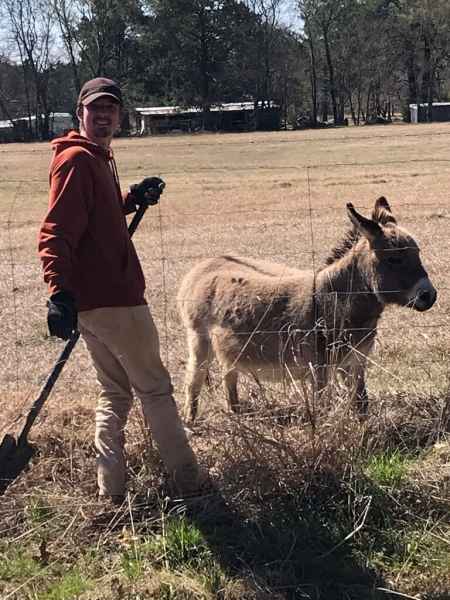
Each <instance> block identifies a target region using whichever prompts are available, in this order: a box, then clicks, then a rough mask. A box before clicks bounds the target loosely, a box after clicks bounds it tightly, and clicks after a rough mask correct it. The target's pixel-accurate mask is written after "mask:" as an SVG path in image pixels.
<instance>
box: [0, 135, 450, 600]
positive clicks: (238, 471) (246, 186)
mask: <svg viewBox="0 0 450 600" xmlns="http://www.w3.org/2000/svg"><path fill="white" fill-rule="evenodd" d="M449 135H450V129H449V127H448V126H447V125H445V124H442V125H424V126H417V127H413V126H401V125H397V126H387V127H383V128H373V129H372V128H370V129H369V128H361V129H356V128H349V129H339V130H333V131H326V132H324V131H317V132H280V133H270V134H268V133H267V134H266V133H261V134H239V135H199V136H173V137H169V136H168V137H160V138H155V139H151V138H142V139H136V140H117V141H116V142H115V146H114V147H115V154H116V159H117V162H118V165H119V171H120V173H121V175H122V185H123V187H125V186H126V185H129V184H130V183H133V182H135V181H137V180H139V179H141V178H143V177H144V176H146V175H156V174H159V175H161V176H162V177H163V178H164V179H165V180H166V182H167V190H166V192H165V194H164V198H163V201H162V203H161V205H160V206H159V207H156V208H154V209H152V210H151V212H149V213H148V214H147V217H146V220H145V222H144V223H143V224H142V226H141V228H140V229H139V231H138V232H137V234H136V245H137V247H138V251H139V254H140V256H141V258H142V262H143V267H144V271H145V274H146V278H147V284H148V293H147V296H148V299H149V303H150V305H151V308H152V312H153V314H154V316H155V318H156V320H157V322H158V325H159V330H160V333H161V338H162V346H163V354H164V357H165V359H166V362H167V364H168V366H169V369H170V371H171V373H172V375H173V379H174V383H175V389H176V398H177V400H178V401H179V402H180V404H181V402H182V393H181V390H182V380H183V370H184V361H185V354H186V353H185V347H184V332H183V331H182V330H181V328H180V323H179V319H178V315H177V313H176V307H175V296H176V291H177V287H178V284H179V282H180V279H181V277H182V275H183V274H184V273H185V272H186V271H187V270H188V269H189V267H190V266H191V265H192V264H193V263H194V262H195V261H196V260H198V259H199V258H203V257H205V256H213V255H217V254H221V253H225V252H233V253H235V254H240V255H251V256H261V257H265V258H271V259H272V260H279V261H285V262H286V263H288V264H290V265H294V266H300V267H305V268H310V267H312V266H318V265H319V264H320V263H321V261H323V259H324V257H325V255H326V254H327V253H328V251H329V250H330V248H331V247H332V245H333V244H334V243H335V242H336V241H337V240H338V239H339V238H340V237H341V236H342V234H343V233H344V231H345V229H346V227H347V222H346V216H345V210H344V207H345V202H348V201H352V202H353V203H354V204H355V206H356V207H357V208H358V209H359V210H361V211H362V212H364V211H366V212H367V213H368V212H369V210H370V209H371V207H372V205H373V202H374V200H375V199H376V198H377V197H378V196H380V195H385V196H386V197H387V198H388V199H389V201H390V202H391V206H392V208H393V210H394V212H395V214H396V215H397V217H398V220H399V222H400V223H401V224H404V225H405V226H406V227H407V228H408V229H409V230H410V231H411V232H412V233H413V234H414V235H415V237H416V239H418V241H419V242H420V245H421V248H422V256H423V261H424V263H425V265H426V267H427V268H428V271H429V273H430V276H431V278H432V280H433V282H434V283H435V286H436V288H437V289H438V294H439V298H438V303H437V305H436V306H435V307H434V308H433V309H432V310H431V311H430V312H429V313H425V314H417V313H413V312H410V311H408V310H407V309H396V310H389V311H387V314H386V315H385V316H384V317H383V320H382V324H381V327H380V335H379V341H378V344H377V347H376V351H375V353H374V354H373V355H372V363H371V367H370V370H369V379H368V387H369V394H370V396H371V409H370V417H369V419H368V421H367V422H366V423H360V422H359V421H358V419H357V418H356V416H355V415H354V414H353V411H352V408H351V406H350V405H349V401H348V398H346V396H345V395H344V394H343V392H342V390H341V389H340V388H339V387H338V386H337V384H336V386H335V387H331V388H330V390H329V402H328V403H327V404H328V406H327V407H325V406H316V407H315V418H314V420H311V418H307V410H306V406H305V402H306V400H305V398H304V397H303V396H302V394H301V393H295V391H293V390H289V389H285V388H284V387H283V386H270V387H267V388H265V389H264V391H261V390H259V389H257V388H256V387H255V386H254V385H252V384H251V383H250V382H243V383H242V394H243V397H244V399H245V401H246V407H247V412H246V414H245V415H244V416H243V417H241V418H238V417H235V416H233V415H228V414H226V413H225V412H224V402H223V397H222V393H221V390H220V380H219V378H218V377H217V376H215V377H213V386H212V388H211V389H210V390H208V391H206V392H205V394H204V395H203V399H202V404H201V418H200V419H199V422H198V424H197V425H196V426H195V429H194V431H193V433H192V443H193V445H194V447H195V449H196V451H197V452H198V454H199V457H200V459H201V461H202V462H203V463H204V464H207V465H208V466H209V468H210V470H211V473H212V475H213V477H214V479H215V481H216V482H217V485H218V488H219V489H220V490H221V493H222V495H223V504H221V505H220V506H218V505H214V503H213V508H211V511H210V513H208V510H206V511H205V512H202V511H200V512H201V514H197V513H195V514H190V513H189V519H190V521H189V522H190V527H191V528H192V527H194V528H195V530H192V531H194V533H193V532H192V531H191V530H189V531H190V534H192V535H193V536H194V538H195V535H196V534H195V531H197V530H198V532H199V533H198V535H199V536H200V537H199V540H201V541H198V540H197V541H195V543H194V542H192V546H189V548H190V550H189V552H185V553H184V554H183V553H181V554H180V555H179V554H176V552H175V554H173V556H172V554H170V552H169V551H168V548H167V544H168V543H169V542H170V540H171V539H172V538H170V535H168V534H167V531H166V529H165V527H166V526H167V523H166V520H168V522H172V521H174V522H175V523H176V522H177V519H179V518H181V517H180V516H179V514H178V512H179V511H178V509H177V505H176V504H175V506H171V507H168V505H167V502H166V500H165V486H164V478H163V474H162V471H161V467H160V464H159V461H158V457H157V456H156V455H155V453H154V452H153V450H152V449H151V448H150V447H148V445H147V443H146V441H145V439H144V435H143V427H142V422H141V419H140V415H139V411H138V410H137V409H135V410H134V411H133V413H132V416H131V419H130V424H129V433H128V438H127V439H128V452H129V461H130V473H131V478H130V479H131V481H130V490H131V495H130V504H129V505H127V506H125V507H124V508H123V510H121V511H118V512H117V514H116V513H112V514H110V515H107V517H106V520H105V519H103V520H101V519H100V520H99V519H98V518H97V514H98V511H99V506H98V505H97V503H96V499H95V465H94V460H95V458H94V450H93V445H92V440H93V427H94V419H93V410H94V406H95V396H96V386H95V380H94V376H93V371H92V368H91V366H90V363H89V360H88V357H87V354H86V351H85V349H84V348H83V346H82V344H80V345H79V347H77V349H76V351H75V353H74V355H73V356H72V358H71V360H70V363H69V364H68V365H67V366H66V368H65V371H64V372H63V375H62V376H61V379H60V381H59V382H58V384H57V386H56V388H55V390H54V393H53V394H52V396H51V398H50V400H49V402H48V404H47V406H46V408H45V410H44V411H43V415H42V418H41V419H40V421H39V423H38V424H37V425H36V427H35V429H34V430H33V433H32V439H33V441H34V442H35V443H36V445H37V447H38V448H39V452H40V456H39V458H38V460H36V461H35V462H34V464H33V467H32V469H31V470H30V471H29V472H28V473H26V474H25V475H24V476H23V477H21V478H20V479H19V480H18V481H17V482H16V483H15V484H14V486H11V488H10V489H9V490H8V492H7V495H6V496H5V497H4V499H3V500H2V502H3V504H2V507H1V508H0V518H1V534H2V535H1V537H2V539H3V540H4V543H3V545H1V544H0V596H1V597H2V598H3V597H5V598H6V597H11V598H12V597H14V598H21V599H22V598H30V599H31V598H33V599H35V598H39V599H40V600H41V598H42V599H45V600H51V599H52V600H58V599H59V598H61V599H62V598H74V597H82V598H85V599H86V600H87V599H88V598H90V599H91V600H93V599H94V598H98V599H99V600H100V598H101V599H102V600H106V599H109V598H111V599H113V598H118V599H119V598H130V599H134V600H137V599H138V598H163V599H164V598H167V599H169V598H170V599H173V598H176V599H181V598H186V599H187V598H189V599H190V598H205V599H209V598H223V599H227V598H228V599H229V600H233V599H234V598H236V599H237V598H239V599H245V598H249V599H250V598H252V599H253V598H254V599H258V600H259V599H261V600H262V599H265V598H271V599H278V598H319V597H321V598H327V599H328V598H330V599H333V598H355V599H356V598H358V600H359V599H361V598H366V597H367V598H369V597H370V598H378V597H380V598H388V597H389V595H388V594H386V593H385V592H383V591H380V590H379V589H378V591H377V588H385V589H393V590H396V591H399V592H402V593H404V594H409V595H412V596H414V595H416V594H422V595H421V597H422V598H430V599H431V598H436V599H437V598H442V599H443V598H445V597H446V596H445V594H446V593H448V590H449V588H450V582H449V579H448V576H447V575H446V572H447V571H446V567H445V561H446V560H447V561H448V558H449V554H448V537H446V536H448V507H449V504H448V476H441V475H442V472H444V473H445V468H448V456H449V453H448V452H449V451H448V444H447V445H446V435H447V434H448V430H449V411H450V409H449V406H450V402H449V394H448V389H449V376H448V373H449V369H448V366H447V365H448V362H447V361H448V359H447V354H448V348H449V336H450V328H449V300H448V289H449V287H450V286H449V282H448V274H447V273H448V268H447V263H448V261H449V258H450V249H449V245H448V239H449V237H448V219H449V218H450V210H449V209H450V205H449V202H448V192H447V186H448V181H449V175H450V149H449V147H450V146H449V144H448V141H449ZM0 157H1V159H0V162H1V165H2V166H1V172H0V221H2V228H1V231H0V275H1V277H0V315H1V319H2V334H3V335H2V339H1V342H0V344H1V350H2V361H1V366H0V381H1V386H2V398H3V401H2V413H1V414H0V433H1V435H3V434H4V433H5V432H6V431H17V428H18V427H19V426H20V418H21V417H23V415H24V414H25V412H26V410H27V408H28V407H29V404H30V401H31V400H32V399H33V398H34V397H35V396H36V394H37V392H38V389H39V385H40V384H41V383H42V381H43V380H44V379H45V377H46V375H47V373H48V372H49V370H50V368H51V366H52V364H53V362H54V360H55V358H56V356H57V355H58V353H59V352H60V350H61V344H60V343H58V342H56V341H54V340H49V339H48V338H47V337H46V327H45V298H46V290H45V288H44V286H43V284H42V282H41V274H40V266H39V263H38V260H37V258H36V252H35V246H36V232H37V228H38V224H39V221H40V219H41V218H42V216H43V214H44V211H45V206H46V202H47V181H46V177H47V166H48V161H49V158H50V151H49V148H48V145H46V144H45V145H44V144H33V145H4V146H1V147H0ZM436 444H438V446H436ZM439 444H441V445H440V446H439ZM392 452H401V453H402V455H403V456H406V457H408V460H409V461H410V462H408V468H407V469H406V468H405V477H404V478H402V479H401V482H396V483H395V485H394V484H392V486H386V485H385V484H380V482H379V481H376V480H375V479H373V478H372V479H371V477H368V476H367V475H365V473H366V465H367V464H369V463H368V461H370V460H371V457H373V456H375V457H376V456H388V457H389V456H391V454H392ZM446 461H447V462H446ZM442 465H444V467H442ZM445 465H447V467H445ZM447 472H448V471H447ZM388 475H389V473H388ZM446 477H447V478H446ZM388 480H389V479H388ZM369 498H370V500H369ZM365 510H367V513H365ZM167 515H168V516H167ZM364 515H366V516H365V517H364ZM171 520H172V521H171ZM188 533H189V532H188ZM391 534H392V535H391ZM183 535H184V534H183ZM158 536H160V537H158ZM347 536H349V537H348V539H347V541H343V540H345V539H346V537H347ZM175 537H176V536H175ZM158 539H162V540H163V543H164V544H166V546H163V548H165V549H164V551H161V548H160V549H159V551H156V550H155V546H154V544H155V540H158ZM183 539H184V538H183ZM195 539H197V538H195ZM442 540H444V541H442ZM445 540H446V541H445ZM174 544H175V543H174ZM174 547H177V546H176V544H175V546H174ZM177 548H178V547H177ZM333 548H334V550H333ZM425 548H428V549H429V553H428V556H427V553H426V552H425ZM446 548H447V553H446V551H445V549H446ZM18 549H19V550H20V552H19V553H20V555H21V556H26V557H28V558H30V557H31V558H30V560H32V563H31V566H30V565H28V567H26V566H23V565H22V567H21V569H19V571H20V572H19V573H16V574H15V575H14V574H13V575H11V573H12V570H10V572H9V573H10V576H9V575H8V571H7V570H5V568H3V571H2V562H1V559H2V557H3V560H4V563H3V565H5V564H7V563H8V560H9V561H10V563H11V564H12V562H11V561H13V554H12V552H13V550H14V551H16V550H18ZM331 550H333V551H332V552H330V551H331ZM171 556H172V558H170V557H171ZM130 557H131V558H130ZM174 557H175V558H174ZM5 561H6V562H5ZM8 564H9V563H8ZM14 564H15V563H14ZM27 568H28V571H27ZM74 570H75V571H74ZM78 572H79V573H82V574H83V576H84V578H85V579H86V580H87V581H88V582H89V586H88V588H89V589H85V590H84V591H83V590H82V589H81V587H78V588H77V585H76V582H77V577H76V575H77V573H78ZM2 573H3V583H2V582H1V579H2V577H1V575H2ZM67 573H69V575H71V576H73V581H72V579H70V578H69V580H68V583H67V590H69V591H67V593H66V592H64V591H61V590H59V591H58V590H56V588H55V587H54V586H55V585H56V582H59V584H60V585H62V583H61V582H64V581H65V580H64V577H63V574H67ZM443 573H444V575H443ZM150 579H151V583H150ZM74 582H75V583H74ZM22 584H24V587H22V588H21V589H20V590H19V591H17V593H16V594H13V590H14V589H16V588H17V587H18V586H20V585H22ZM52 585H53V588H52V587H51V586H52ZM70 585H72V586H73V587H72V588H70ZM70 589H72V590H73V589H78V592H73V591H72V592H70ZM52 590H53V591H52ZM55 590H56V591H55ZM64 593H66V595H64ZM76 593H77V594H78V595H76ZM2 594H3V596H2ZM7 594H12V595H10V596H8V595H7ZM33 594H34V595H33ZM45 594H47V595H45ZM51 594H53V596H52V595H51ZM57 594H59V595H57ZM70 594H72V595H70Z"/></svg>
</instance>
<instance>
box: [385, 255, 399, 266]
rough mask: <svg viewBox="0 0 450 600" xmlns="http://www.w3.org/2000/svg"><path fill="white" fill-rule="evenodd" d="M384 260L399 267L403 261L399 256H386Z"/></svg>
mask: <svg viewBox="0 0 450 600" xmlns="http://www.w3.org/2000/svg"><path fill="white" fill-rule="evenodd" d="M386 260H387V263H388V265H390V266H391V267H399V266H400V265H401V264H402V262H403V259H402V258H400V257H399V256H388V258H387V259H386Z"/></svg>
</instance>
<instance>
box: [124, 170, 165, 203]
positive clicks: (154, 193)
mask: <svg viewBox="0 0 450 600" xmlns="http://www.w3.org/2000/svg"><path fill="white" fill-rule="evenodd" d="M165 187H166V184H165V183H164V181H163V180H162V179H160V178H159V177H146V178H145V179H143V180H142V181H141V183H135V184H134V185H132V186H130V192H131V193H132V195H133V197H134V200H135V202H136V204H137V205H138V206H141V205H142V204H144V205H145V206H153V204H158V200H159V197H160V196H161V194H162V193H163V190H164V188H165Z"/></svg>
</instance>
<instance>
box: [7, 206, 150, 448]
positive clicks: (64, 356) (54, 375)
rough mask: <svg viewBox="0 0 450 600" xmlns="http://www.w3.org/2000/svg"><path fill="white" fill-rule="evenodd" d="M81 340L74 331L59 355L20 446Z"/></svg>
mask: <svg viewBox="0 0 450 600" xmlns="http://www.w3.org/2000/svg"><path fill="white" fill-rule="evenodd" d="M147 208H148V207H147V205H144V204H141V206H139V208H138V209H137V211H136V212H135V214H134V216H133V218H132V220H131V222H130V224H129V226H128V233H129V234H130V237H132V235H133V233H134V232H135V231H136V229H137V228H138V225H139V223H140V222H141V220H142V217H143V216H144V214H145V211H146V210H147ZM79 338H80V332H79V331H74V333H73V334H72V337H71V338H70V339H69V341H68V342H67V343H66V345H65V346H64V350H63V351H62V352H61V354H60V355H59V357H58V360H57V361H56V363H55V366H54V367H53V369H52V372H51V373H50V375H49V376H48V378H47V380H46V382H45V383H44V385H43V386H42V388H41V391H40V392H39V396H38V397H37V398H36V400H35V401H34V402H33V405H32V407H31V409H30V412H29V413H28V416H27V420H26V421H25V425H24V427H23V429H22V431H21V433H20V435H19V438H18V440H17V445H18V446H21V445H24V444H25V443H26V441H27V437H28V434H29V432H30V429H31V427H32V426H33V423H34V422H35V420H36V417H37V416H38V414H39V413H40V412H41V409H42V407H43V406H44V404H45V401H46V400H47V398H48V397H49V395H50V392H51V391H52V389H53V386H54V385H55V383H56V381H57V379H58V377H59V375H60V373H61V371H62V370H63V367H64V365H65V364H66V362H67V361H68V360H69V357H70V355H71V354H72V350H73V349H74V348H75V346H76V343H77V342H78V340H79Z"/></svg>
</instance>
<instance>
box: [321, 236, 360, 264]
mask: <svg viewBox="0 0 450 600" xmlns="http://www.w3.org/2000/svg"><path fill="white" fill-rule="evenodd" d="M360 237H361V233H360V231H359V230H358V229H357V228H356V227H353V228H352V229H349V230H348V231H347V233H346V234H345V236H344V237H343V238H342V240H341V241H340V243H339V244H337V246H335V247H334V248H333V250H332V251H331V253H330V255H329V256H328V258H327V259H326V261H325V265H332V264H333V263H334V262H336V261H337V260H339V259H340V258H342V257H343V256H345V255H346V254H347V252H348V251H349V250H351V249H352V248H353V246H354V245H355V244H356V242H357V241H358V240H359V238H360Z"/></svg>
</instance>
